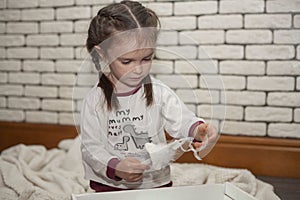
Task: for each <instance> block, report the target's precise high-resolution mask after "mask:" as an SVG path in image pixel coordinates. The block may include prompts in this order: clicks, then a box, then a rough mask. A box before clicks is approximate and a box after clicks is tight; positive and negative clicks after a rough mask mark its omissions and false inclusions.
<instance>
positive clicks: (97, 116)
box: [80, 78, 203, 189]
mask: <svg viewBox="0 0 300 200" xmlns="http://www.w3.org/2000/svg"><path fill="white" fill-rule="evenodd" d="M151 81H152V85H153V104H152V105H151V106H149V107H147V106H146V99H145V97H144V86H140V87H138V88H136V90H135V91H133V92H131V93H127V94H125V93H122V94H117V98H118V101H119V105H120V107H119V109H118V110H112V111H108V110H107V107H106V103H105V97H104V94H103V92H102V89H101V88H99V87H97V86H95V87H93V88H92V89H91V91H90V92H89V93H88V94H87V96H86V97H85V99H84V101H83V105H82V109H81V124H80V128H81V140H82V146H81V150H82V158H83V165H84V169H85V178H86V179H88V180H93V181H96V182H99V183H102V184H105V185H108V186H112V187H117V188H125V189H128V188H153V187H159V186H162V185H165V184H167V183H169V182H170V181H171V180H170V168H169V167H166V168H164V169H162V170H159V171H152V170H149V171H145V172H144V176H143V180H142V181H139V182H126V181H125V180H120V181H119V180H115V179H111V178H109V177H108V176H107V174H106V171H107V165H108V163H109V161H110V160H112V159H113V158H117V159H119V160H122V159H124V158H125V157H134V158H136V159H138V160H140V161H143V160H145V159H146V158H147V155H146V154H145V150H144V144H145V143H147V142H153V143H156V144H157V143H165V142H166V137H165V131H166V132H168V133H169V134H170V135H171V136H172V137H174V138H183V137H188V136H193V131H194V128H195V124H197V123H198V122H199V121H201V122H202V121H203V119H201V118H198V117H196V116H195V114H194V113H193V112H191V111H190V110H188V108H187V107H186V106H185V105H184V103H183V102H182V101H181V100H180V99H179V98H178V96H177V95H176V94H175V93H174V92H173V91H172V90H171V89H170V88H169V87H168V86H166V85H165V84H163V83H162V82H160V81H159V80H157V79H154V78H151Z"/></svg>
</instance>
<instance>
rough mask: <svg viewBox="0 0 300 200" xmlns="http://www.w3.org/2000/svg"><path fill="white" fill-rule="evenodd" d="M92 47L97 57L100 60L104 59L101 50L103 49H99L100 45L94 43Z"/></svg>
mask: <svg viewBox="0 0 300 200" xmlns="http://www.w3.org/2000/svg"><path fill="white" fill-rule="evenodd" d="M94 49H95V51H96V52H97V53H98V55H99V58H100V59H102V60H104V59H105V56H104V52H103V50H102V49H101V47H99V46H98V45H95V46H94Z"/></svg>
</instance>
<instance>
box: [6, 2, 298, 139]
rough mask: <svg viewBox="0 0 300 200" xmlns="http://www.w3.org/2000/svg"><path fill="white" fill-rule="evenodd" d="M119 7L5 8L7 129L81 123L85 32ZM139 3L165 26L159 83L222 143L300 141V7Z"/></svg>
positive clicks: (90, 76) (86, 70) (92, 74)
mask: <svg viewBox="0 0 300 200" xmlns="http://www.w3.org/2000/svg"><path fill="white" fill-rule="evenodd" d="M114 2H119V0H102V1H99V0H90V1H86V0H64V1H61V0H53V1H48V0H22V1H19V0H2V1H0V120H1V121H16V122H31V123H51V124H74V119H73V118H76V121H77V122H78V121H79V110H80V107H81V104H82V98H83V97H84V96H85V94H86V92H87V91H88V90H89V88H91V87H92V86H93V85H95V83H96V82H97V80H98V76H97V73H96V71H95V69H94V66H93V65H92V64H91V63H90V60H88V59H87V58H89V57H88V52H87V51H86V49H85V42H86V36H87V29H88V27H89V23H90V20H91V18H92V17H93V16H95V15H96V13H97V12H98V10H99V9H100V8H103V7H104V6H106V5H108V4H110V3H114ZM140 2H142V3H143V4H144V5H145V6H146V7H148V8H150V9H153V10H154V11H155V12H156V13H157V14H158V15H159V18H160V21H161V25H162V30H161V32H160V35H159V38H158V42H157V44H158V46H157V51H156V55H155V60H154V61H153V67H152V69H151V73H152V74H153V76H155V77H156V78H158V79H160V80H162V81H163V82H165V83H166V84H167V85H169V86H170V87H171V88H172V89H174V91H175V92H176V93H177V94H178V96H179V97H180V98H181V99H182V100H183V101H184V102H185V103H186V104H187V106H188V108H190V109H191V110H192V111H194V112H195V113H196V114H197V115H199V116H201V117H204V118H205V119H207V120H208V121H209V122H211V123H213V124H214V125H216V127H219V128H221V131H222V132H223V133H224V134H232V135H247V136H269V137H288V138H298V139H300V131H299V130H300V101H299V99H300V96H299V92H300V15H299V12H300V1H299V0H286V1H283V0H251V1H250V0H207V1H203V0H193V1H178V0H156V1H154V0H142V1H140ZM105 70H106V71H108V69H105ZM73 89H74V90H73ZM73 103H74V104H73ZM212 111H213V112H212ZM225 111H226V115H225V119H224V112H225ZM73 114H74V115H73Z"/></svg>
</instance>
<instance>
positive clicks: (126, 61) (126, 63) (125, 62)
mask: <svg viewBox="0 0 300 200" xmlns="http://www.w3.org/2000/svg"><path fill="white" fill-rule="evenodd" d="M121 63H122V64H123V65H128V64H129V63H130V60H122V61H121Z"/></svg>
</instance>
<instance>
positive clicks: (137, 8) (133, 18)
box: [86, 1, 160, 110]
mask: <svg viewBox="0 0 300 200" xmlns="http://www.w3.org/2000/svg"><path fill="white" fill-rule="evenodd" d="M158 26H160V23H159V19H158V17H157V15H156V14H155V12H153V11H152V10H150V9H148V8H146V7H144V6H143V5H142V4H140V3H139V2H134V1H121V2H120V3H113V4H110V5H108V6H106V7H104V8H102V9H100V10H99V11H98V13H97V15H96V16H95V17H94V18H93V19H92V21H91V23H90V26H89V29H88V38H87V40H86V48H87V50H88V52H90V54H91V57H92V61H93V63H94V64H95V67H96V69H97V71H98V72H99V82H98V87H100V88H101V89H102V91H103V93H104V95H105V100H106V103H107V108H108V110H112V109H113V108H118V100H117V97H116V95H115V93H114V92H113V91H114V84H113V83H112V82H111V81H110V80H109V78H108V77H107V76H106V75H105V74H104V73H103V72H102V69H101V66H100V62H99V61H100V59H101V58H100V56H99V53H98V52H97V51H95V50H93V49H94V47H95V46H96V45H99V44H101V43H102V42H103V41H105V40H107V39H108V38H109V37H111V36H112V35H113V34H114V33H116V32H122V31H128V30H132V29H137V28H144V27H155V28H156V27H158ZM156 39H157V35H155V41H156ZM143 82H144V87H145V92H144V96H145V98H146V104H147V106H150V105H151V104H152V103H153V94H152V93H153V91H152V84H151V80H150V77H149V75H148V76H146V77H145V79H144V80H143Z"/></svg>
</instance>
